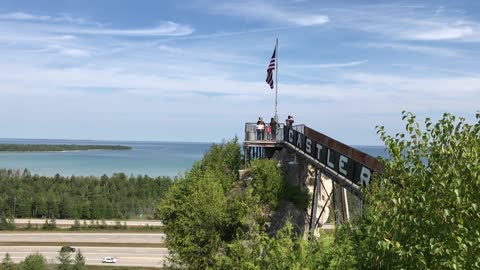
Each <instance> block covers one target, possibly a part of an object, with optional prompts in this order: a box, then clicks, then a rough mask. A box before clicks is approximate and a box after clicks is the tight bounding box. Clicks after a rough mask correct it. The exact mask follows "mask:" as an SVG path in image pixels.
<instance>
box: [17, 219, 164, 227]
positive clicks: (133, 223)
mask: <svg viewBox="0 0 480 270" xmlns="http://www.w3.org/2000/svg"><path fill="white" fill-rule="evenodd" d="M29 221H30V224H32V225H34V224H38V225H43V224H45V219H39V218H16V219H15V224H24V225H27V224H28V222H29ZM79 221H80V224H81V225H83V220H79ZM93 222H94V223H95V224H96V221H93ZM98 222H99V223H101V221H98ZM124 222H125V223H127V226H128V227H143V226H147V225H148V226H151V227H152V226H153V227H161V226H163V224H162V222H161V221H160V220H126V221H120V224H122V225H123V223H124ZM55 223H56V224H57V226H71V225H73V224H74V223H75V220H74V219H57V220H55ZM86 223H87V225H90V224H91V221H90V220H86ZM105 223H106V224H107V225H111V226H113V225H116V224H117V221H116V220H105Z"/></svg>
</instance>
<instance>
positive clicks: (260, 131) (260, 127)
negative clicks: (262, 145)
mask: <svg viewBox="0 0 480 270" xmlns="http://www.w3.org/2000/svg"><path fill="white" fill-rule="evenodd" d="M264 130H265V122H263V118H262V117H258V121H257V140H259V141H261V140H263V131H264Z"/></svg>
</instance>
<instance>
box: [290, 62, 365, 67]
mask: <svg viewBox="0 0 480 270" xmlns="http://www.w3.org/2000/svg"><path fill="white" fill-rule="evenodd" d="M367 62H368V60H361V61H352V62H343V63H328V64H303V65H295V64H293V65H288V67H289V68H344V67H355V66H358V65H362V64H365V63H367Z"/></svg>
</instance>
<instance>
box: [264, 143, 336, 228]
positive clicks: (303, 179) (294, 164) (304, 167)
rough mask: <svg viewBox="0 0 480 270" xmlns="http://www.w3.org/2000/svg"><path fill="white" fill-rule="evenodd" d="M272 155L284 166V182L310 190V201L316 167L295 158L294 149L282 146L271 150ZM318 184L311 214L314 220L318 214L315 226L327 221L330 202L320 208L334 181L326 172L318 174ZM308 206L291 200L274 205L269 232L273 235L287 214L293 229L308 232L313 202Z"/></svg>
mask: <svg viewBox="0 0 480 270" xmlns="http://www.w3.org/2000/svg"><path fill="white" fill-rule="evenodd" d="M272 159H274V160H277V161H278V164H279V166H280V167H281V168H282V169H283V170H284V172H285V175H286V176H287V179H286V181H287V183H288V184H289V185H294V186H299V187H301V188H302V189H303V190H308V191H309V196H310V198H311V202H312V201H313V198H314V186H315V167H313V166H311V165H310V164H308V163H307V162H305V161H304V160H303V159H301V158H298V157H297V156H296V155H295V153H294V152H293V151H290V150H288V149H287V148H283V149H282V150H278V151H276V152H275V153H274V154H273V157H272ZM320 182H321V183H320V185H319V187H318V192H319V194H318V196H317V206H318V207H317V211H316V214H315V216H314V217H313V218H314V222H316V221H317V219H318V218H319V216H320V214H321V217H320V219H319V224H318V226H317V228H320V227H321V225H323V224H325V223H326V222H327V219H328V217H329V215H330V207H329V204H327V206H326V207H325V209H324V211H323V212H322V209H323V206H324V205H325V204H326V201H327V199H328V195H329V194H330V193H331V192H332V187H333V183H332V180H331V179H330V178H328V177H327V176H325V175H322V176H321V179H320ZM309 205H310V206H309V207H308V209H298V208H296V207H295V206H294V205H293V204H292V203H290V202H287V201H284V202H282V203H281V204H280V206H279V207H278V208H277V210H276V211H275V213H274V214H273V216H272V220H271V232H270V233H271V234H272V235H274V234H275V233H276V231H277V230H278V229H279V228H281V227H282V226H283V225H284V224H285V221H286V220H287V219H288V218H291V221H292V223H293V224H294V227H295V230H296V231H297V232H299V233H303V234H305V232H308V230H309V227H310V223H311V213H312V209H311V207H312V205H313V204H312V203H310V204H309ZM315 234H316V235H318V234H319V229H316V230H315Z"/></svg>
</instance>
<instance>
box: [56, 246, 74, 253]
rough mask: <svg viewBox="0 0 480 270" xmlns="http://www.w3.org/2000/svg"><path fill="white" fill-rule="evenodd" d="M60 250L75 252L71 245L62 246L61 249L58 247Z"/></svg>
mask: <svg viewBox="0 0 480 270" xmlns="http://www.w3.org/2000/svg"><path fill="white" fill-rule="evenodd" d="M60 252H75V248H73V247H71V246H63V247H62V249H60Z"/></svg>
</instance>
